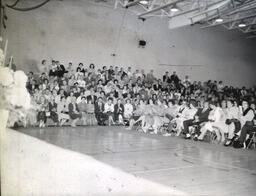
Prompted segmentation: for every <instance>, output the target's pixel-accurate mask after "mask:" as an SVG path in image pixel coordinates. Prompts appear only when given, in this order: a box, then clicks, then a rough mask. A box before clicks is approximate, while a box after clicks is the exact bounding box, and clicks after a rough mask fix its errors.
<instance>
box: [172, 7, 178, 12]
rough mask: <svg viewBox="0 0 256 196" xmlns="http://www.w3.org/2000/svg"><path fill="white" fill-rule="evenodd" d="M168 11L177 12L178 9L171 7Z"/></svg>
mask: <svg viewBox="0 0 256 196" xmlns="http://www.w3.org/2000/svg"><path fill="white" fill-rule="evenodd" d="M170 10H171V12H177V11H179V9H178V8H177V7H172V8H171V9H170Z"/></svg>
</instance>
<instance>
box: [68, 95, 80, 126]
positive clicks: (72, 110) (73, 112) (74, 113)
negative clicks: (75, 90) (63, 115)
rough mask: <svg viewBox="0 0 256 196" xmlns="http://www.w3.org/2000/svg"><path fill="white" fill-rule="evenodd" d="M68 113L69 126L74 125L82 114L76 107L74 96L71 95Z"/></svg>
mask: <svg viewBox="0 0 256 196" xmlns="http://www.w3.org/2000/svg"><path fill="white" fill-rule="evenodd" d="M68 113H69V116H70V119H71V120H72V122H71V127H76V123H77V121H78V120H79V119H80V118H81V117H82V114H80V113H79V111H78V107H77V104H76V97H74V96H73V97H71V103H70V104H69V105H68Z"/></svg>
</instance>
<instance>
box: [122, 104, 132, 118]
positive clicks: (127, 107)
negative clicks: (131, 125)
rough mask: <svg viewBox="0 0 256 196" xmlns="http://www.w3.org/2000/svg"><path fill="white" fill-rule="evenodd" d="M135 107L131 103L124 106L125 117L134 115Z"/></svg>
mask: <svg viewBox="0 0 256 196" xmlns="http://www.w3.org/2000/svg"><path fill="white" fill-rule="evenodd" d="M132 112H133V106H132V104H130V103H126V104H124V116H129V115H132Z"/></svg>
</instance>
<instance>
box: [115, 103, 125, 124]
mask: <svg viewBox="0 0 256 196" xmlns="http://www.w3.org/2000/svg"><path fill="white" fill-rule="evenodd" d="M123 119H124V105H123V104H122V102H121V99H117V103H116V104H115V106H114V121H115V122H117V123H118V124H124V120H123Z"/></svg>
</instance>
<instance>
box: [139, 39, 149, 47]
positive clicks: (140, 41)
mask: <svg viewBox="0 0 256 196" xmlns="http://www.w3.org/2000/svg"><path fill="white" fill-rule="evenodd" d="M146 44H147V42H146V41H145V40H139V46H140V47H143V48H144V47H145V46H146Z"/></svg>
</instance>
